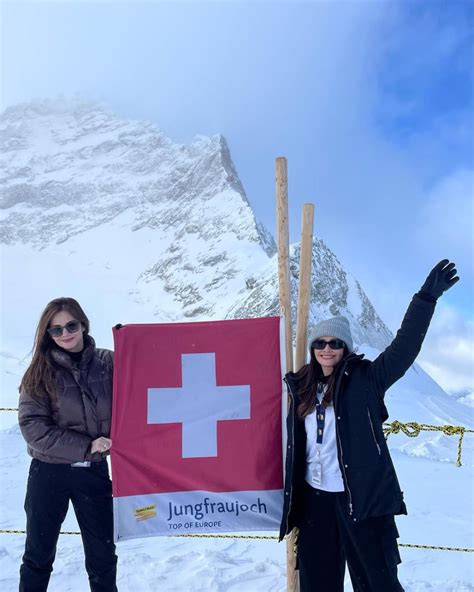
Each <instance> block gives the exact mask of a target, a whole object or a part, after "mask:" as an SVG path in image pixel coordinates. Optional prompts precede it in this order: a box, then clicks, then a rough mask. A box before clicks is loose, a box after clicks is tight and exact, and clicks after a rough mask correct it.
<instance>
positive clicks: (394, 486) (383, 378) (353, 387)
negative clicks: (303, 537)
mask: <svg viewBox="0 0 474 592" xmlns="http://www.w3.org/2000/svg"><path fill="white" fill-rule="evenodd" d="M434 308H435V303H434V302H428V301H426V300H424V299H422V298H421V297H420V296H419V295H415V296H414V297H413V300H412V301H411V303H410V306H409V307H408V310H407V312H406V314H405V317H404V319H403V322H402V325H401V327H400V329H399V331H398V332H397V335H396V337H395V339H394V340H393V341H392V343H391V344H390V345H389V346H388V347H387V348H386V349H385V351H383V352H382V353H381V354H380V355H379V356H378V357H377V358H376V359H375V360H374V361H373V362H370V361H369V360H364V359H363V358H364V356H363V355H356V354H349V355H348V356H347V357H346V358H345V359H344V360H343V362H342V363H343V368H342V370H341V372H340V373H339V376H338V381H337V384H336V385H335V390H334V395H333V404H334V412H335V417H336V441H337V453H338V459H339V466H340V468H341V473H342V477H343V480H344V487H345V491H346V494H347V503H348V507H347V511H348V513H349V515H350V517H351V519H352V520H353V521H354V522H359V521H361V520H364V519H365V518H369V517H372V516H383V515H387V514H391V515H394V514H406V507H405V503H404V501H403V493H402V491H401V489H400V486H399V483H398V479H397V475H396V473H395V469H394V466H393V463H392V459H391V458H390V453H389V451H388V447H387V444H386V441H385V438H384V434H383V429H382V424H383V422H384V421H386V420H387V418H388V412H387V409H386V407H385V403H384V396H385V391H386V390H387V389H388V388H389V387H390V386H392V384H394V383H395V382H396V381H397V380H398V379H399V378H401V377H402V376H403V375H404V374H405V372H406V371H407V370H408V368H409V367H410V366H411V365H412V364H413V362H414V361H415V358H416V356H417V355H418V353H419V351H420V349H421V345H422V343H423V339H424V337H425V334H426V331H427V329H428V326H429V324H430V321H431V317H432V315H433V312H434ZM300 380H301V379H300V378H299V377H298V375H296V374H294V373H291V372H290V373H289V374H287V375H286V378H285V381H286V383H287V386H288V390H289V393H290V409H289V412H288V417H287V433H288V441H287V451H286V465H285V468H286V474H285V495H284V506H283V517H282V522H281V527H280V540H281V539H282V538H283V537H284V536H285V534H288V533H290V532H291V530H292V529H293V528H294V527H295V526H299V524H300V520H301V516H300V515H299V512H300V511H301V495H302V490H303V484H304V480H305V468H306V430H305V424H304V420H301V419H299V418H298V417H297V413H296V412H297V407H298V404H299V402H300V399H299V396H298V392H299V390H300V387H301V385H300Z"/></svg>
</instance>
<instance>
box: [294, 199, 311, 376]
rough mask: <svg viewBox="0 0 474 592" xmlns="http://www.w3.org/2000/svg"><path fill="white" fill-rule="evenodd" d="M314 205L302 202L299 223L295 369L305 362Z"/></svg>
mask: <svg viewBox="0 0 474 592" xmlns="http://www.w3.org/2000/svg"><path fill="white" fill-rule="evenodd" d="M313 220H314V205H313V204H309V203H308V204H304V206H303V218H302V224H301V251H300V279H299V287H298V312H297V314H296V356H295V370H299V369H300V368H301V366H303V365H304V363H305V362H306V341H307V339H308V315H309V302H310V298H311V263H312V252H313Z"/></svg>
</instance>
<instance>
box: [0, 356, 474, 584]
mask: <svg viewBox="0 0 474 592" xmlns="http://www.w3.org/2000/svg"><path fill="white" fill-rule="evenodd" d="M363 349H364V351H366V352H367V354H369V357H372V356H373V355H374V354H376V352H375V351H374V350H370V349H368V348H363ZM2 358H3V367H4V370H3V372H4V374H3V376H2V385H3V386H2V389H1V390H2V398H1V400H0V401H1V405H2V406H16V395H15V390H14V385H16V384H18V378H19V376H20V375H21V372H22V365H19V364H18V360H17V359H16V358H15V357H14V356H11V355H9V354H5V352H3V355H2ZM5 387H7V388H5ZM5 393H9V396H6V395H5ZM387 406H388V408H389V411H390V412H391V417H390V420H389V421H393V420H394V419H398V420H401V421H414V420H416V421H418V422H420V423H421V422H423V423H434V424H438V425H439V424H445V423H452V424H453V425H464V426H466V427H471V428H472V425H473V422H472V408H470V407H467V406H463V405H461V404H459V403H458V402H456V401H454V400H453V399H452V398H449V397H448V396H447V395H446V394H445V393H444V392H443V391H442V389H441V388H440V387H439V386H438V385H437V384H436V383H435V382H434V381H432V380H431V379H430V378H429V376H428V375H426V374H425V373H424V372H423V371H422V370H421V369H420V368H419V367H418V366H416V365H415V366H414V367H413V368H411V369H410V370H409V371H408V372H407V374H406V376H405V377H404V378H403V379H402V380H401V381H399V383H397V384H396V385H395V387H393V388H392V389H391V390H390V391H389V394H388V395H387ZM0 419H1V424H0V425H1V428H2V429H0V482H1V485H2V487H1V490H0V508H1V514H0V528H2V529H24V526H25V524H24V512H23V499H24V494H25V485H26V478H27V472H28V465H29V458H28V456H27V454H26V451H25V443H24V441H23V438H22V436H21V433H20V431H19V428H18V426H17V425H16V414H15V413H11V412H10V413H7V412H3V413H1V414H0ZM457 443H458V438H457V437H456V436H444V435H441V434H439V433H431V432H426V433H423V434H422V435H420V436H419V437H418V438H413V439H412V438H407V437H406V436H404V435H402V434H400V435H392V436H390V438H389V445H390V448H391V451H392V457H393V460H394V462H395V465H396V467H397V472H398V475H399V479H400V482H401V485H402V489H403V490H404V492H405V499H406V502H407V506H408V511H409V515H408V516H402V517H400V518H398V520H397V524H398V528H399V531H400V542H401V543H411V544H421V545H436V546H448V547H465V548H472V547H473V546H474V544H473V534H472V532H473V529H472V526H473V518H472V517H473V515H474V507H473V505H474V502H473V485H472V484H473V476H474V475H473V464H474V463H473V457H474V454H473V451H474V434H466V435H465V437H464V446H463V466H462V467H459V468H458V467H456V465H455V461H456V453H457ZM77 529H78V527H77V523H76V520H75V517H74V515H73V512H72V511H70V512H69V514H68V516H67V518H66V521H65V523H64V525H63V530H68V531H69V530H73V531H76V530H77ZM255 534H258V533H255ZM261 534H263V535H265V536H272V535H274V536H275V537H276V533H268V532H266V533H261ZM23 545H24V536H23V535H10V534H1V535H0V574H1V575H0V588H1V590H2V591H5V592H10V591H12V592H13V591H14V590H17V589H18V575H17V574H18V568H19V565H20V562H21V555H22V553H23ZM117 552H118V556H119V571H118V573H119V579H118V586H119V590H120V591H121V592H128V591H132V592H148V591H150V592H151V591H153V592H155V591H159V592H201V591H202V592H204V591H216V592H277V591H278V592H284V591H285V590H286V575H285V572H286V558H285V544H284V543H277V541H276V540H252V539H217V538H212V539H208V538H192V539H187V538H177V537H161V538H148V539H144V540H132V541H124V542H121V543H120V544H118V551H117ZM401 555H402V559H403V563H402V564H401V566H400V578H401V581H402V584H403V586H404V588H405V590H406V591H407V592H474V562H473V555H472V553H460V552H449V551H434V550H421V549H408V548H401ZM49 589H50V590H51V592H85V591H86V590H88V583H87V576H86V574H85V569H84V559H83V551H82V544H81V540H80V537H79V536H77V535H63V536H61V537H60V541H59V545H58V554H57V559H56V562H55V566H54V572H53V576H52V580H51V584H50V588H49ZM345 590H346V592H349V591H350V590H352V586H351V584H350V582H349V578H348V577H347V579H346V587H345Z"/></svg>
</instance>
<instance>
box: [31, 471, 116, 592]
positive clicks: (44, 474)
mask: <svg viewBox="0 0 474 592" xmlns="http://www.w3.org/2000/svg"><path fill="white" fill-rule="evenodd" d="M69 500H71V502H72V505H73V507H74V512H75V514H76V518H77V522H78V524H79V528H80V530H81V535H82V543H83V545H84V553H85V558H86V570H87V573H88V575H89V583H90V588H91V590H92V591H93V592H116V590H117V587H116V585H115V579H116V570H117V556H116V555H115V545H114V542H113V509H112V484H111V482H110V479H109V473H108V467H107V463H106V462H105V461H103V462H98V463H92V464H91V466H90V467H72V466H71V465H55V464H51V463H45V462H41V461H39V460H36V459H34V460H33V461H32V462H31V466H30V473H29V476H28V485H27V490H26V499H25V511H26V544H25V554H24V555H23V563H22V565H21V568H20V592H45V590H47V588H48V582H49V578H50V575H51V572H52V571H53V561H54V557H55V555H56V544H57V541H58V537H59V531H60V529H61V524H62V523H63V521H64V518H65V517H66V513H67V509H68V505H69Z"/></svg>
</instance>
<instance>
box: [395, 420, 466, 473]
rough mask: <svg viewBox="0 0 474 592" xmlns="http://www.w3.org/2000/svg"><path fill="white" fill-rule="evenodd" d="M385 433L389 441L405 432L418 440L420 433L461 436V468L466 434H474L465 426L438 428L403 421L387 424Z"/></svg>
mask: <svg viewBox="0 0 474 592" xmlns="http://www.w3.org/2000/svg"><path fill="white" fill-rule="evenodd" d="M383 431H384V433H385V438H386V439H388V437H389V436H390V434H398V433H400V432H403V433H404V434H405V436H408V437H409V438H416V437H417V436H419V435H420V432H442V433H443V434H444V435H445V436H459V440H458V454H457V459H456V466H458V467H461V466H462V462H461V455H462V443H463V439H464V434H465V433H466V432H468V433H474V430H470V429H469V428H465V427H463V426H452V425H442V426H436V425H431V424H427V423H416V421H410V422H408V423H402V422H401V421H396V420H395V421H392V423H385V424H384V428H383Z"/></svg>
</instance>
